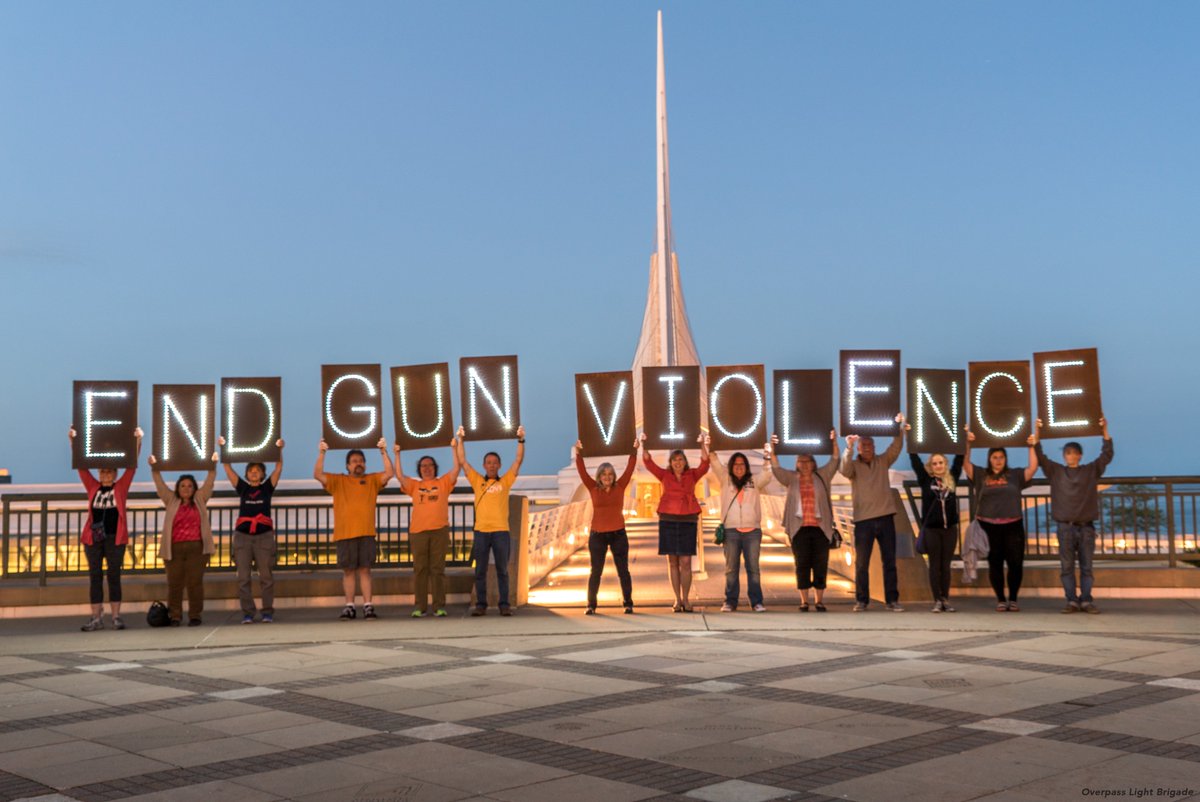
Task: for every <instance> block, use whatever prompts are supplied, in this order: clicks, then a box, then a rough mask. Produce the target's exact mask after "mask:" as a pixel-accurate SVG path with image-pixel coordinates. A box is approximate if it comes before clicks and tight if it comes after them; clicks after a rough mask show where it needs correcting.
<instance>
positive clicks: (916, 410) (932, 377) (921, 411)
mask: <svg viewBox="0 0 1200 802" xmlns="http://www.w3.org/2000/svg"><path fill="white" fill-rule="evenodd" d="M905 375H906V377H907V384H908V424H909V426H911V427H912V428H911V429H909V430H908V450H909V452H910V453H912V454H933V453H941V454H961V453H962V452H963V446H964V445H965V444H964V442H963V437H965V436H966V435H965V433H964V432H963V424H964V422H965V421H966V415H967V374H966V371H962V370H936V369H933V368H909V369H908V370H907V371H905Z"/></svg>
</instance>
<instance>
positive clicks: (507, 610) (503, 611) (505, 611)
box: [500, 604, 512, 615]
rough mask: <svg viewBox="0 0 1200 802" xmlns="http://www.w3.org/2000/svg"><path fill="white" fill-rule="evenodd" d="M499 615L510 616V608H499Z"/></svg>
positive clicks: (505, 606)
mask: <svg viewBox="0 0 1200 802" xmlns="http://www.w3.org/2000/svg"><path fill="white" fill-rule="evenodd" d="M500 615H512V608H511V607H509V606H508V605H507V604H506V605H504V606H503V607H501V608H500Z"/></svg>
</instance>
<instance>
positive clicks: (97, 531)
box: [67, 426, 142, 632]
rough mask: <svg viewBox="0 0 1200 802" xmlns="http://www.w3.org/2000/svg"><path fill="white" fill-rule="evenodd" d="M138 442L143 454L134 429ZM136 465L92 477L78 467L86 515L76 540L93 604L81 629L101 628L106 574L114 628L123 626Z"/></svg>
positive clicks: (69, 434)
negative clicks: (129, 518) (131, 490)
mask: <svg viewBox="0 0 1200 802" xmlns="http://www.w3.org/2000/svg"><path fill="white" fill-rule="evenodd" d="M75 436H76V432H75V427H73V426H72V427H71V428H70V429H68V430H67V437H68V438H69V439H70V441H71V443H72V448H74V442H75ZM133 436H134V439H135V440H136V441H137V453H138V454H139V455H140V454H141V453H142V429H141V427H138V428H136V429H134V430H133ZM135 473H137V469H136V468H129V469H128V470H126V471H124V472H123V473H122V474H121V476H120V478H118V477H117V469H116V468H100V469H99V470H98V471H96V475H95V476H93V475H92V472H91V471H89V470H87V469H82V468H81V469H80V471H79V479H80V481H82V482H83V489H84V490H85V491H87V495H88V515H87V518H86V519H85V523H84V527H83V531H82V532H81V533H80V535H79V542H80V543H82V544H83V556H84V557H85V558H86V559H87V564H88V601H90V602H91V605H92V617H91V618H90V619H88V622H87V623H86V624H84V625H83V626H82V627H80V629H81V630H83V631H84V632H95V631H96V630H98V629H104V578H105V567H106V566H107V569H108V571H107V573H108V605H109V607H110V608H111V610H112V627H113V629H124V628H125V621H124V620H122V618H121V567H122V565H123V564H124V562H125V546H126V545H127V544H128V543H129V525H128V522H127V521H126V520H125V505H126V503H127V502H128V500H129V486H130V485H131V484H133V475H134V474H135Z"/></svg>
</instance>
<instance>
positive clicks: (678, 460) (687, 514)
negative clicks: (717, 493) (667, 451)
mask: <svg viewBox="0 0 1200 802" xmlns="http://www.w3.org/2000/svg"><path fill="white" fill-rule="evenodd" d="M641 439H642V452H643V462H644V463H645V465H646V470H648V471H650V473H652V474H654V475H655V477H657V478H658V481H660V482H662V486H663V493H662V498H660V499H659V500H658V553H659V554H665V555H666V556H667V567H668V569H669V571H670V574H671V590H673V591H674V592H675V607H674V610H675V612H677V613H690V612H691V611H692V608H691V606H690V605H689V604H688V596H689V595H690V594H691V592H692V557H694V556H695V555H696V527H697V525H698V524H699V521H700V502H699V501H697V500H696V482H698V481H700V478H701V477H703V476H704V474H706V473H708V444H707V443H706V442H705V440H704V435H700V436H699V437H697V438H696V442H698V443H699V444H700V465H699V467H696V468H691V467H688V461H687V455H686V454H684V453H683V452H682V451H680V450H678V449H676V450H675V451H672V452H671V457H670V459H669V460H668V461H667V464H668V465H669V466H670V469H669V470H668V469H664V468H660V467H659V466H658V464H657V463H655V462H654V458H653V457H651V456H650V452H649V451H648V450H646V443H645V440H646V435H645V434H643V435H642V438H641Z"/></svg>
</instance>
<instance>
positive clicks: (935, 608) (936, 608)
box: [929, 601, 945, 613]
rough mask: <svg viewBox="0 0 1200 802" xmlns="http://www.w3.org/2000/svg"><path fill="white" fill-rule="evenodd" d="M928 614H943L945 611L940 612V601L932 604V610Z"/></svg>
mask: <svg viewBox="0 0 1200 802" xmlns="http://www.w3.org/2000/svg"><path fill="white" fill-rule="evenodd" d="M929 612H931V613H941V612H945V611H944V610H942V603H941V602H940V601H936V602H934V603H933V609H932V610H930V611H929Z"/></svg>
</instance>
